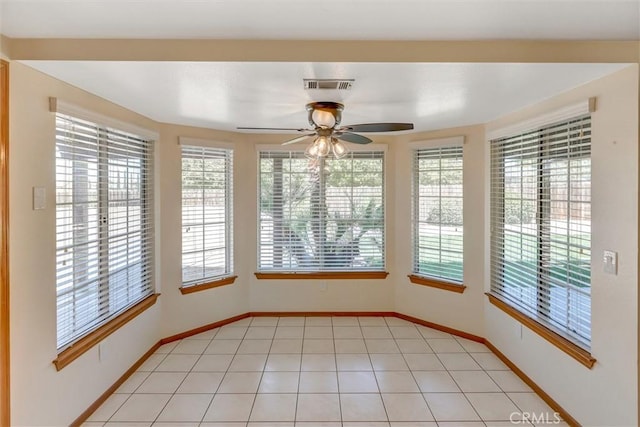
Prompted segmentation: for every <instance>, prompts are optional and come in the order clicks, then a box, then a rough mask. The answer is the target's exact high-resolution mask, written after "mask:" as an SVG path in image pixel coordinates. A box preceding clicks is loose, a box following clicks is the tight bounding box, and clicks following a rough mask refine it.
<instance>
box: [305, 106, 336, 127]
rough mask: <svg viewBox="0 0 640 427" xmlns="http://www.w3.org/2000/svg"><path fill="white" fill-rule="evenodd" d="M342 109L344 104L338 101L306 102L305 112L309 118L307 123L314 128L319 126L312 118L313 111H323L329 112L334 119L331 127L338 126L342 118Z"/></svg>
mask: <svg viewBox="0 0 640 427" xmlns="http://www.w3.org/2000/svg"><path fill="white" fill-rule="evenodd" d="M343 109H344V105H342V104H340V103H338V102H329V101H321V102H311V103H309V104H307V112H308V118H309V124H310V125H311V126H313V127H314V128H319V127H321V125H320V124H319V123H316V121H315V120H314V119H313V113H314V112H315V111H324V112H327V113H330V114H331V115H332V116H333V119H334V120H335V123H334V125H333V126H331V128H334V127H335V126H338V125H339V124H340V121H341V120H342V110H343Z"/></svg>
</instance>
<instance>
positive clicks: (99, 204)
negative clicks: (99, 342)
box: [56, 114, 153, 350]
mask: <svg viewBox="0 0 640 427" xmlns="http://www.w3.org/2000/svg"><path fill="white" fill-rule="evenodd" d="M151 177H152V165H151V142H150V141H145V140H143V139H141V138H140V137H138V136H135V135H132V134H129V133H126V132H122V131H118V130H114V129H110V128H106V127H103V126H100V125H99V124H96V123H91V122H88V121H85V120H80V119H77V118H74V117H70V116H66V115H63V114H57V115H56V249H57V250H56V291H57V330H58V334H57V335H58V338H57V344H58V349H59V350H61V349H63V348H64V347H66V346H68V345H69V344H71V343H72V342H73V341H75V340H77V339H78V338H80V337H82V336H84V335H85V334H87V333H88V332H90V331H91V330H93V329H95V328H96V327H98V326H100V325H101V324H103V323H105V322H106V321H108V320H109V319H110V318H112V317H114V316H115V315H117V314H119V313H120V312H122V311H124V310H125V309H127V308H128V307H130V306H131V305H133V304H135V303H136V302H138V301H140V300H141V299H142V298H144V297H146V296H147V295H150V294H151V293H152V292H153V280H152V250H153V243H152V236H153V233H152V224H153V223H152V216H151V214H152V205H153V203H152V202H153V199H152V187H151Z"/></svg>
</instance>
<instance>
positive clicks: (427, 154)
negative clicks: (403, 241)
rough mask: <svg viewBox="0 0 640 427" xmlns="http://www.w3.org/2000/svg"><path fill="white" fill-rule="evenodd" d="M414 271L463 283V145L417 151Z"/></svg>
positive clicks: (414, 175)
mask: <svg viewBox="0 0 640 427" xmlns="http://www.w3.org/2000/svg"><path fill="white" fill-rule="evenodd" d="M413 206H414V209H413V245H414V246H413V256H414V259H413V272H414V273H415V274H419V275H424V276H431V277H435V278H438V279H443V280H448V281H453V282H459V283H461V282H462V278H463V277H462V276H463V274H462V270H463V268H462V251H463V223H462V222H463V221H462V147H436V148H425V149H420V150H416V151H415V152H414V161H413Z"/></svg>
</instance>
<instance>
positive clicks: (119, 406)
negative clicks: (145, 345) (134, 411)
mask: <svg viewBox="0 0 640 427" xmlns="http://www.w3.org/2000/svg"><path fill="white" fill-rule="evenodd" d="M154 354H160V353H154ZM169 354H170V353H165V354H164V355H163V356H162V359H161V360H160V361H159V362H158V365H157V366H156V367H155V368H153V370H152V371H149V374H148V375H147V378H149V377H150V376H151V374H152V373H154V372H155V370H156V368H157V367H158V366H160V364H161V363H162V362H164V359H166V358H167V356H168V355H169ZM147 378H145V381H146V380H147ZM143 382H144V381H143ZM141 385H142V383H140V385H139V386H138V387H136V389H135V390H134V391H132V392H131V393H128V395H129V396H128V397H127V398H126V399H125V400H124V401H123V402H122V403H121V404H120V405H118V408H117V409H116V410H115V411H113V414H111V415H110V416H109V418H108V419H107V421H104V425H105V426H106V425H107V424H108V423H110V422H111V419H112V418H113V416H114V415H115V414H117V413H118V411H119V410H120V409H122V407H123V406H124V404H125V403H127V401H128V400H129V399H131V396H133V395H134V394H135V391H136V390H137V389H139V388H140V386H141ZM116 391H117V390H116ZM114 394H116V393H115V392H114V393H112V394H111V396H113V395H114ZM111 396H109V397H111ZM163 409H164V408H163Z"/></svg>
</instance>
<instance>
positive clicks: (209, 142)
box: [178, 136, 236, 150]
mask: <svg viewBox="0 0 640 427" xmlns="http://www.w3.org/2000/svg"><path fill="white" fill-rule="evenodd" d="M178 145H190V146H192V147H209V148H225V149H227V150H233V149H234V148H236V146H235V144H234V143H232V142H227V141H217V140H214V139H202V138H191V137H188V136H180V137H178Z"/></svg>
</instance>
